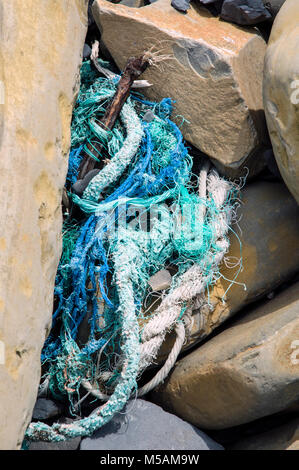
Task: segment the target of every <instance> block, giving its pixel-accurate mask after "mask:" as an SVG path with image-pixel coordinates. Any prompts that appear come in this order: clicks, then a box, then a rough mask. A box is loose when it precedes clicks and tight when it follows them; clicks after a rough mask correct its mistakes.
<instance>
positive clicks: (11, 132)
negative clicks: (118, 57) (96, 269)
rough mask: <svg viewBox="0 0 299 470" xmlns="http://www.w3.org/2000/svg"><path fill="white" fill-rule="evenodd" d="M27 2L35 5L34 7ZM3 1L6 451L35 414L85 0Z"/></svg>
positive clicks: (1, 265)
mask: <svg viewBox="0 0 299 470" xmlns="http://www.w3.org/2000/svg"><path fill="white" fill-rule="evenodd" d="M25 3H26V5H25ZM25 3H24V1H23V0H14V1H11V2H7V1H1V2H0V15H1V39H0V55H1V61H0V83H1V90H2V91H3V94H2V98H3V100H2V103H3V104H1V105H0V124H1V125H0V143H1V150H0V152H1V154H0V174H1V184H0V195H1V196H0V197H1V207H0V220H1V235H0V344H1V348H0V349H1V350H2V353H3V354H2V355H1V357H0V423H1V426H0V448H1V449H16V448H18V447H19V446H20V444H21V442H22V439H23V433H24V431H25V428H26V426H27V425H28V424H29V421H30V419H31V415H32V410H33V407H34V404H35V401H36V393H37V388H38V384H39V379H40V352H41V348H42V345H43V342H44V340H45V337H46V335H47V333H48V332H49V328H50V325H51V313H52V304H53V288H54V279H55V274H56V269H57V265H58V261H59V257H60V253H61V225H62V214H61V196H62V188H63V185H64V181H65V176H66V170H67V165H68V150H69V144H70V121H71V114H72V105H73V101H74V97H75V93H76V91H77V88H78V78H79V66H80V62H81V57H82V50H83V45H84V37H85V34H86V26H87V1H85V0H44V1H43V2H37V1H33V0H28V1H26V2H25Z"/></svg>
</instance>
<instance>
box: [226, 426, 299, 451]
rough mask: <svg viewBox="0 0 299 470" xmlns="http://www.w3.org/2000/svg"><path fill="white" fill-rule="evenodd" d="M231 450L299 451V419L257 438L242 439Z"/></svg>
mask: <svg viewBox="0 0 299 470" xmlns="http://www.w3.org/2000/svg"><path fill="white" fill-rule="evenodd" d="M230 449H231V450H299V419H295V420H293V421H291V422H290V423H287V424H285V425H283V426H280V427H278V428H275V429H272V430H271V431H268V432H263V433H261V434H258V435H257V436H252V437H249V438H247V439H242V440H241V441H239V442H237V443H236V444H234V445H233V446H231V447H230Z"/></svg>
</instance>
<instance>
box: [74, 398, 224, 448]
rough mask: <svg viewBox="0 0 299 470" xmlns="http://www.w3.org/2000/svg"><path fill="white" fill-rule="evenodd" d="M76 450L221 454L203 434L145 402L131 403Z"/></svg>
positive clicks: (216, 445) (216, 446) (213, 442)
mask: <svg viewBox="0 0 299 470" xmlns="http://www.w3.org/2000/svg"><path fill="white" fill-rule="evenodd" d="M80 450H105V451H107V450H222V446H221V445H219V444H217V442H215V441H213V440H212V439H211V438H210V437H208V436H207V435H206V434H205V433H204V432H202V431H200V430H199V429H197V428H196V427H194V426H192V425H191V424H189V423H187V422H186V421H183V420H182V419H180V418H178V417H177V416H175V415H173V414H170V413H167V412H166V411H164V410H162V408H160V407H159V406H157V405H155V404H153V403H150V402H147V401H145V400H140V399H138V400H136V401H131V402H129V403H128V405H127V406H126V408H125V410H123V411H122V412H121V413H117V414H116V415H115V416H114V417H113V419H112V420H111V421H110V422H109V423H107V424H106V425H105V426H103V427H102V428H100V429H99V430H98V431H96V432H95V433H94V434H93V435H92V436H91V437H86V438H84V439H82V441H81V445H80Z"/></svg>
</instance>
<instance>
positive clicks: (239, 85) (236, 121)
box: [93, 0, 266, 169]
mask: <svg viewBox="0 0 299 470" xmlns="http://www.w3.org/2000/svg"><path fill="white" fill-rule="evenodd" d="M93 14H94V18H95V20H96V22H97V24H98V26H99V28H100V31H101V33H102V40H103V42H104V44H105V46H106V47H107V48H108V50H109V52H110V53H111V54H112V56H113V58H114V60H115V61H116V63H117V65H118V66H119V67H120V68H123V67H124V65H125V62H126V60H127V58H128V57H130V56H132V55H137V54H141V53H143V52H144V51H146V50H149V49H151V47H152V46H155V48H156V50H160V51H161V54H166V55H167V54H169V56H170V57H171V59H170V60H168V61H165V63H162V64H159V66H158V67H153V66H152V67H149V68H148V69H147V70H146V72H145V73H144V75H143V78H144V79H147V80H149V82H150V83H153V84H154V86H152V87H150V89H147V90H146V94H147V96H148V97H149V98H150V99H154V100H160V99H162V98H164V97H166V96H170V97H173V98H174V99H175V101H176V104H175V106H176V108H175V111H174V113H173V116H174V117H175V116H177V118H176V120H177V122H178V123H180V124H181V120H182V118H181V116H183V117H184V118H185V119H186V120H187V121H188V122H186V123H185V124H184V125H183V126H182V132H183V134H184V137H185V138H186V139H187V140H188V141H190V142H191V143H192V144H194V145H195V146H196V147H197V148H199V149H200V150H202V151H203V152H205V153H206V154H208V155H209V156H210V157H213V158H214V159H215V161H216V162H220V163H221V168H224V169H225V168H229V169H231V168H233V169H236V168H239V167H240V166H241V165H242V164H244V161H245V160H246V159H247V157H248V156H249V155H251V154H252V153H253V151H254V150H256V149H257V148H258V147H259V145H260V144H261V142H262V140H263V138H264V137H263V136H264V134H265V127H264V115H263V105H262V70H263V62H264V53H265V48H266V44H265V42H264V40H263V39H262V37H261V36H259V35H258V33H257V32H256V31H254V30H250V29H248V28H247V29H241V28H240V27H236V26H234V25H232V24H229V23H225V22H223V21H220V20H219V19H218V18H215V17H214V16H213V15H211V14H210V13H209V12H208V11H207V10H206V9H205V8H200V9H199V7H198V6H196V5H191V7H190V10H188V14H187V15H182V14H181V13H179V12H178V11H176V10H175V9H174V8H172V7H171V5H170V1H169V0H159V1H157V2H155V3H153V4H151V5H147V6H145V7H142V8H138V9H132V8H129V7H126V6H124V5H114V4H111V3H110V2H107V1H105V0H95V2H94V4H93ZM116 30H117V32H118V34H117V35H116V34H115V31H116ZM119 38H121V40H119Z"/></svg>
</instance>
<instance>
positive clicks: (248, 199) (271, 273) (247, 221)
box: [160, 182, 299, 359]
mask: <svg viewBox="0 0 299 470" xmlns="http://www.w3.org/2000/svg"><path fill="white" fill-rule="evenodd" d="M237 216H238V218H240V221H239V226H240V229H241V232H240V230H239V229H238V227H237V226H236V225H234V226H233V230H234V231H235V233H231V235H230V243H231V245H230V249H229V252H228V254H227V256H226V260H225V263H223V264H222V267H221V269H220V271H221V274H222V277H221V278H220V279H219V280H218V281H217V283H216V285H215V286H214V287H213V288H212V289H210V292H209V300H210V304H211V310H208V309H207V308H203V309H201V310H198V311H195V312H194V313H193V319H194V324H193V328H192V332H191V337H190V338H189V341H188V342H187V344H186V345H185V349H186V348H188V347H190V345H193V344H195V343H196V342H199V341H200V340H202V339H203V338H205V337H206V336H208V335H209V334H210V333H211V332H212V331H213V330H215V328H217V327H218V326H219V325H221V324H222V323H223V322H224V321H225V320H226V319H228V318H230V317H232V316H233V315H234V314H236V313H237V312H239V311H240V310H241V309H242V308H243V307H244V306H245V305H248V304H250V303H251V302H253V301H255V300H257V299H259V298H260V297H262V296H265V295H266V294H267V293H269V292H271V291H272V290H273V289H274V288H275V287H277V286H278V285H279V284H281V283H282V282H284V281H285V280H287V279H288V278H290V277H291V276H292V275H294V274H296V272H297V271H298V266H299V209H298V206H297V204H296V201H295V199H294V198H293V197H292V195H291V194H290V193H289V191H288V190H287V188H286V187H285V185H284V184H283V183H273V182H271V183H270V182H257V183H252V184H250V185H248V186H246V187H245V189H244V191H243V196H242V205H241V206H240V208H239V209H238V211H237ZM237 236H238V237H239V238H240V240H241V247H240V243H239V240H238V238H237ZM241 254H242V265H243V270H242V272H240V273H239V274H238V276H237V278H236V279H235V280H236V282H237V283H235V284H231V283H230V281H229V280H230V279H234V278H235V276H236V274H237V273H238V270H239V266H236V267H235V268H230V267H229V266H231V265H233V264H234V263H235V264H236V262H237V261H238V260H239V259H240V256H241ZM244 286H246V290H245V289H244ZM173 341H174V338H173V336H172V335H171V336H169V337H168V338H167V339H166V341H165V343H164V345H163V346H162V348H161V351H160V359H162V358H165V357H166V355H167V354H168V352H169V350H170V348H171V347H172V345H173Z"/></svg>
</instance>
